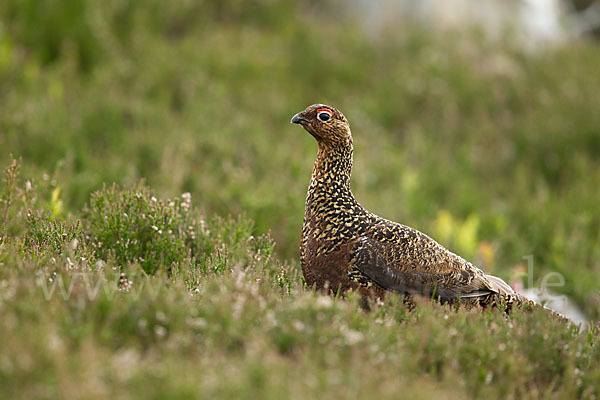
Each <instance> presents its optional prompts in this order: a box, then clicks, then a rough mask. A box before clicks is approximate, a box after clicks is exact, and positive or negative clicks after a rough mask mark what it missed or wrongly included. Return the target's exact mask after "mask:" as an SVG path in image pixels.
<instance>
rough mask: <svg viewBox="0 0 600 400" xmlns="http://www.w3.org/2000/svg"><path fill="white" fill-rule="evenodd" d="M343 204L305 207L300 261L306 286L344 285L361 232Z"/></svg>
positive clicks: (358, 223) (356, 219)
mask: <svg viewBox="0 0 600 400" xmlns="http://www.w3.org/2000/svg"><path fill="white" fill-rule="evenodd" d="M341 204H342V203H339V202H338V203H335V202H334V203H333V204H329V205H320V206H316V207H315V206H313V207H311V206H310V205H309V206H307V208H306V214H305V218H304V225H303V229H302V244H301V264H302V270H303V272H304V276H305V279H306V281H307V283H308V284H309V285H311V286H312V285H313V284H316V285H317V287H322V286H324V285H325V284H326V282H327V284H329V285H330V287H336V288H337V287H343V288H345V287H347V286H348V285H349V282H348V278H347V273H348V270H349V266H350V259H351V249H352V246H353V243H354V242H355V241H356V240H357V238H358V237H359V235H360V231H361V224H360V220H359V218H358V216H357V215H355V213H354V212H349V211H351V210H349V209H348V208H343V206H342V205H341Z"/></svg>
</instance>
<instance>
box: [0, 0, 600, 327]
mask: <svg viewBox="0 0 600 400" xmlns="http://www.w3.org/2000/svg"><path fill="white" fill-rule="evenodd" d="M352 4H353V3H348V2H342V1H326V2H317V1H297V2H287V1H277V0H262V1H248V0H235V1H227V2H225V1H218V0H208V1H202V2H200V1H199V2H196V1H190V0H172V1H170V2H164V1H157V0H144V1H117V0H108V1H87V0H62V1H50V0H48V1H40V0H4V1H2V2H1V3H0V148H1V149H2V151H1V152H0V162H1V163H2V165H7V164H8V162H9V154H10V153H12V154H13V155H14V156H15V157H22V158H23V176H24V177H25V178H26V179H30V180H32V181H33V182H34V183H35V182H47V183H48V185H50V186H51V187H53V188H54V189H56V188H58V189H59V191H55V192H54V193H55V195H56V194H58V196H59V197H60V200H61V201H62V204H63V207H62V210H61V211H60V213H59V214H62V215H64V216H66V215H70V214H75V215H77V214H78V213H80V210H81V209H82V207H83V206H84V205H85V204H86V203H87V202H88V201H89V198H90V197H89V196H90V193H91V192H93V191H95V190H98V189H99V188H101V187H102V184H103V183H105V182H106V183H110V182H117V183H121V184H124V185H131V184H133V183H135V182H137V181H139V180H140V179H145V180H146V182H147V183H148V185H149V186H151V187H152V188H154V189H156V190H157V192H158V193H159V194H161V195H163V196H177V195H180V194H181V193H183V192H190V193H191V194H192V198H193V199H194V203H195V204H197V205H199V206H200V207H201V208H203V209H204V210H205V212H206V213H208V214H213V213H216V214H219V215H223V216H226V215H228V214H231V215H237V214H242V213H243V214H246V215H247V216H248V217H249V218H250V219H252V220H254V221H255V228H254V229H255V233H256V234H262V233H265V232H268V231H271V233H272V236H273V238H274V239H275V242H276V252H277V253H278V254H279V256H280V257H281V258H283V259H287V260H290V261H291V262H292V263H294V262H296V260H297V257H298V244H299V237H300V230H301V224H302V216H303V213H304V198H305V194H306V188H307V185H308V180H309V177H310V172H311V168H312V164H313V162H314V156H315V154H316V144H315V143H314V140H313V139H312V138H311V137H310V136H309V135H307V134H306V133H305V132H304V131H303V130H301V129H299V128H298V127H295V126H291V125H290V124H289V120H290V118H291V116H292V115H293V114H294V113H296V112H298V111H300V110H302V109H304V108H305V107H306V106H307V105H309V104H312V103H316V102H321V103H327V104H330V105H332V106H335V107H337V108H339V109H340V110H341V111H342V112H344V114H345V115H346V117H347V118H348V119H349V121H350V123H351V126H352V129H353V134H354V142H355V170H354V175H353V180H352V186H353V191H354V194H355V195H356V197H357V198H358V199H359V201H360V202H361V203H362V204H363V205H364V206H365V207H367V208H368V209H369V210H371V211H373V212H375V213H377V214H379V215H381V216H384V217H386V218H388V219H392V220H395V221H399V222H402V223H405V224H407V225H410V226H413V227H415V228H417V229H420V230H422V231H424V232H426V233H428V234H430V235H431V236H433V237H434V238H435V239H437V240H438V241H440V242H441V243H442V244H443V245H445V246H448V247H449V248H450V249H451V250H453V251H455V252H457V253H459V254H461V255H462V256H464V257H466V258H468V259H469V260H471V261H474V262H476V263H478V264H479V265H480V266H482V267H484V268H485V269H487V270H488V271H489V272H491V273H494V274H497V275H499V276H501V277H503V278H504V279H510V277H511V276H512V275H513V274H514V273H515V272H517V271H519V270H521V269H522V268H523V266H522V264H523V263H524V259H523V257H524V256H527V255H533V257H534V267H535V268H534V275H533V277H532V278H533V280H532V282H533V284H534V285H537V284H538V280H539V279H540V278H542V277H543V276H544V274H546V273H547V272H549V271H558V272H560V273H561V274H563V276H564V277H565V286H563V287H559V288H556V289H557V290H558V291H560V292H562V293H566V294H568V295H570V296H572V297H573V298H574V299H575V300H576V301H577V302H578V303H579V304H580V305H581V306H582V307H583V308H584V310H585V311H586V312H587V313H588V315H589V316H591V317H598V316H599V314H600V311H599V304H600V298H599V295H598V283H599V280H600V279H599V276H600V246H599V245H598V244H599V241H600V207H598V199H600V112H599V111H598V110H600V96H599V93H600V74H599V73H598V71H600V49H599V47H598V45H597V43H594V42H590V41H588V40H585V39H578V40H568V41H567V42H566V43H564V44H560V45H553V46H546V47H543V46H539V47H537V46H536V48H535V49H531V48H530V47H523V46H520V45H519V44H518V43H517V42H516V40H514V38H513V37H512V36H511V34H510V32H507V33H506V35H501V37H500V38H498V37H496V38H494V39H492V38H490V37H488V35H486V34H485V33H484V32H482V31H481V30H480V29H476V28H473V29H464V30H460V31H459V30H436V29H433V27H431V26H427V25H423V24H418V23H415V22H414V21H413V20H412V19H411V18H409V17H404V18H402V19H394V18H390V21H388V22H386V21H382V22H381V23H378V24H367V23H365V21H364V20H365V18H364V17H363V16H361V10H360V9H357V8H356V7H351V5H352ZM55 203H56V202H55ZM58 217H59V218H60V215H59V216H58Z"/></svg>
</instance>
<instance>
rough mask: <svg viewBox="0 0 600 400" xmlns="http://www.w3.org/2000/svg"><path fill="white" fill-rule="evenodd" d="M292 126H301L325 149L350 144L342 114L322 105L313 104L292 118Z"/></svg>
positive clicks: (350, 138)
mask: <svg viewBox="0 0 600 400" xmlns="http://www.w3.org/2000/svg"><path fill="white" fill-rule="evenodd" d="M291 122H292V123H293V124H299V125H302V127H303V128H304V129H306V131H307V132H308V133H310V134H311V135H313V136H314V138H315V139H317V142H318V143H319V145H320V146H321V145H323V146H326V147H337V146H346V145H348V144H351V143H352V134H351V133H350V125H349V124H348V121H347V120H346V117H344V114H342V113H341V112H339V111H338V110H336V109H335V108H333V107H329V106H326V105H324V104H313V105H312V106H308V107H307V108H306V110H304V111H300V112H299V113H298V114H296V115H294V116H293V117H292V121H291Z"/></svg>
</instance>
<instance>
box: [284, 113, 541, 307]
mask: <svg viewBox="0 0 600 400" xmlns="http://www.w3.org/2000/svg"><path fill="white" fill-rule="evenodd" d="M291 122H292V123H294V124H299V125H301V126H302V127H303V128H304V129H305V130H306V131H307V132H308V133H310V134H311V135H312V136H314V138H315V139H316V140H317V143H318V146H319V151H318V153H317V160H316V162H315V165H314V168H313V172H312V177H311V180H310V185H309V187H308V194H307V196H306V211H305V215H304V225H303V227H302V243H301V247H300V249H301V250H300V261H301V264H302V272H303V274H304V278H305V280H306V283H307V284H308V285H309V286H311V287H313V286H316V288H317V289H323V288H326V289H328V290H329V291H330V292H335V293H338V292H344V291H347V290H349V289H353V290H359V291H360V292H361V293H362V295H363V296H365V298H367V297H373V296H374V297H383V295H384V293H385V292H386V291H395V292H399V293H401V294H404V295H405V296H406V299H407V301H408V302H410V298H412V297H413V296H414V295H420V296H425V297H430V298H432V297H433V298H435V299H437V300H438V301H440V302H455V301H461V303H464V304H465V305H468V306H471V307H472V306H481V307H488V306H497V307H500V308H502V309H503V310H505V311H507V312H508V311H509V310H510V309H511V307H512V306H513V305H516V306H518V307H521V306H523V305H524V304H527V305H529V306H533V305H534V303H533V302H531V301H530V300H528V299H526V298H525V297H523V296H521V295H519V294H517V293H516V292H514V291H513V290H512V288H511V287H510V286H509V285H508V284H506V282H504V281H503V280H502V279H500V278H498V277H495V276H492V275H488V274H486V273H485V272H483V271H482V270H481V269H479V268H477V267H476V266H474V265H473V264H471V263H470V262H468V261H466V260H464V259H463V258H461V257H459V256H457V255H456V254H454V253H452V252H450V251H448V250H447V249H445V248H444V247H442V246H441V245H440V244H438V243H437V242H436V241H434V240H433V239H431V238H430V237H429V236H427V235H425V234H423V233H421V232H419V231H417V230H415V229H413V228H410V227H408V226H405V225H402V224H398V223H396V222H392V221H388V220H386V219H384V218H381V217H378V216H377V215H375V214H373V213H371V212H369V211H367V210H366V209H365V208H363V207H362V206H361V205H360V204H359V203H358V202H357V201H356V199H355V198H354V196H353V194H352V191H351V190H350V174H351V171H352V153H353V145H352V134H351V132H350V125H349V124H348V121H347V120H346V118H345V117H344V115H343V114H342V113H341V112H340V111H338V110H336V109H335V108H333V107H329V106H326V105H323V104H314V105H312V106H309V107H308V108H307V109H306V110H304V111H301V112H299V113H298V114H296V115H294V117H293V118H292V121H291Z"/></svg>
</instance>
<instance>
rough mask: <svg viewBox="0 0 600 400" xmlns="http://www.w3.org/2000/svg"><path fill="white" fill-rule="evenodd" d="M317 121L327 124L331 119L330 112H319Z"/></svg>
mask: <svg viewBox="0 0 600 400" xmlns="http://www.w3.org/2000/svg"><path fill="white" fill-rule="evenodd" d="M317 119H318V120H319V121H321V122H327V121H329V120H330V119H331V112H330V111H329V110H318V111H317Z"/></svg>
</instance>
